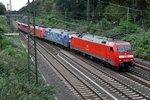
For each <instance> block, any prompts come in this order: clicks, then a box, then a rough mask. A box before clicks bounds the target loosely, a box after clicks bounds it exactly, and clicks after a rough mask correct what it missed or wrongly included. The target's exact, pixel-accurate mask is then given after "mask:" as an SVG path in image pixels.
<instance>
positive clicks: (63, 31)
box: [46, 28, 76, 35]
mask: <svg viewBox="0 0 150 100" xmlns="http://www.w3.org/2000/svg"><path fill="white" fill-rule="evenodd" d="M46 31H49V32H51V31H52V32H56V33H59V34H63V35H66V34H72V33H76V32H74V31H67V30H64V29H55V28H53V29H51V28H46Z"/></svg>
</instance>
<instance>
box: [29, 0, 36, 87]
mask: <svg viewBox="0 0 150 100" xmlns="http://www.w3.org/2000/svg"><path fill="white" fill-rule="evenodd" d="M33 3H34V1H33ZM28 4H29V0H28ZM33 24H34V25H33V26H34V35H31V34H30V16H29V14H28V81H29V82H31V81H34V80H35V83H36V84H38V68H37V47H36V37H35V34H36V30H35V10H34V14H33ZM31 74H33V75H34V76H35V78H32V77H31Z"/></svg>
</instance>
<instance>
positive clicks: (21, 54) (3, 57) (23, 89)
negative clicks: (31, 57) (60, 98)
mask: <svg viewBox="0 0 150 100" xmlns="http://www.w3.org/2000/svg"><path fill="white" fill-rule="evenodd" d="M6 40H7V42H8V43H6V42H5V43H6V44H8V46H7V47H5V49H3V50H2V51H1V52H0V98H1V99H2V100H18V99H21V100H33V99H34V100H54V95H55V88H54V87H52V86H47V85H46V83H45V82H44V81H43V79H42V77H41V76H40V74H39V82H40V83H39V84H38V85H35V82H31V83H30V82H28V78H27V75H28V73H27V68H28V67H27V54H26V51H25V49H24V48H23V46H22V45H21V43H20V40H19V39H18V38H16V37H13V38H12V37H10V38H7V37H6V38H5V41H6ZM14 40H15V41H14ZM10 41H11V42H10ZM5 43H4V44H5ZM31 69H32V66H31ZM30 76H31V77H33V79H32V80H34V77H35V75H34V74H33V73H30Z"/></svg>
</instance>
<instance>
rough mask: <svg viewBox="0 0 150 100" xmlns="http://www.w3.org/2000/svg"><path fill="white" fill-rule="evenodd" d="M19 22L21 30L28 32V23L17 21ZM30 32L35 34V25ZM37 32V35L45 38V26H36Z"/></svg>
mask: <svg viewBox="0 0 150 100" xmlns="http://www.w3.org/2000/svg"><path fill="white" fill-rule="evenodd" d="M17 24H18V29H19V30H21V31H23V32H26V33H28V25H27V24H24V23H20V22H17ZM30 33H31V34H32V35H33V34H34V27H33V26H30ZM35 33H36V36H37V37H40V38H44V28H42V27H38V26H36V27H35Z"/></svg>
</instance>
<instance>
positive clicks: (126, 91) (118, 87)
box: [51, 48, 148, 100]
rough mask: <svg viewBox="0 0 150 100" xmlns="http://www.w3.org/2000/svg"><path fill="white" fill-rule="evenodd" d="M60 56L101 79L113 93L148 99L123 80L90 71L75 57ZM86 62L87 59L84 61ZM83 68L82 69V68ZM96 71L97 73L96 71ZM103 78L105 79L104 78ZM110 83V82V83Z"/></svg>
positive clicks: (130, 97) (126, 97)
mask: <svg viewBox="0 0 150 100" xmlns="http://www.w3.org/2000/svg"><path fill="white" fill-rule="evenodd" d="M51 49H52V48H51ZM60 55H61V57H63V58H64V59H66V60H67V61H68V62H70V63H71V64H72V65H74V66H76V67H77V66H81V67H80V70H81V69H82V70H86V72H90V74H91V76H93V77H94V78H96V79H97V80H98V81H101V82H102V83H103V84H106V86H107V87H109V88H110V89H111V90H112V91H115V93H118V95H119V96H121V97H123V98H124V99H129V100H131V99H140V100H141V99H145V100H148V97H147V96H145V95H143V94H142V93H140V92H138V91H137V90H134V89H132V88H131V87H129V86H128V85H125V84H123V82H120V81H118V80H117V79H115V78H112V77H108V76H107V75H104V74H106V73H100V72H97V71H96V70H94V71H92V72H91V70H92V69H91V70H90V68H89V67H88V68H87V66H88V65H87V66H86V67H85V66H83V65H82V64H80V63H78V62H79V61H78V62H77V61H76V60H75V58H73V59H72V58H70V57H69V56H66V55H65V54H63V53H61V54H60ZM86 62H87V61H86ZM83 68H84V69H83ZM96 72H97V73H96ZM104 79H105V80H104ZM110 83H111V84H110Z"/></svg>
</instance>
